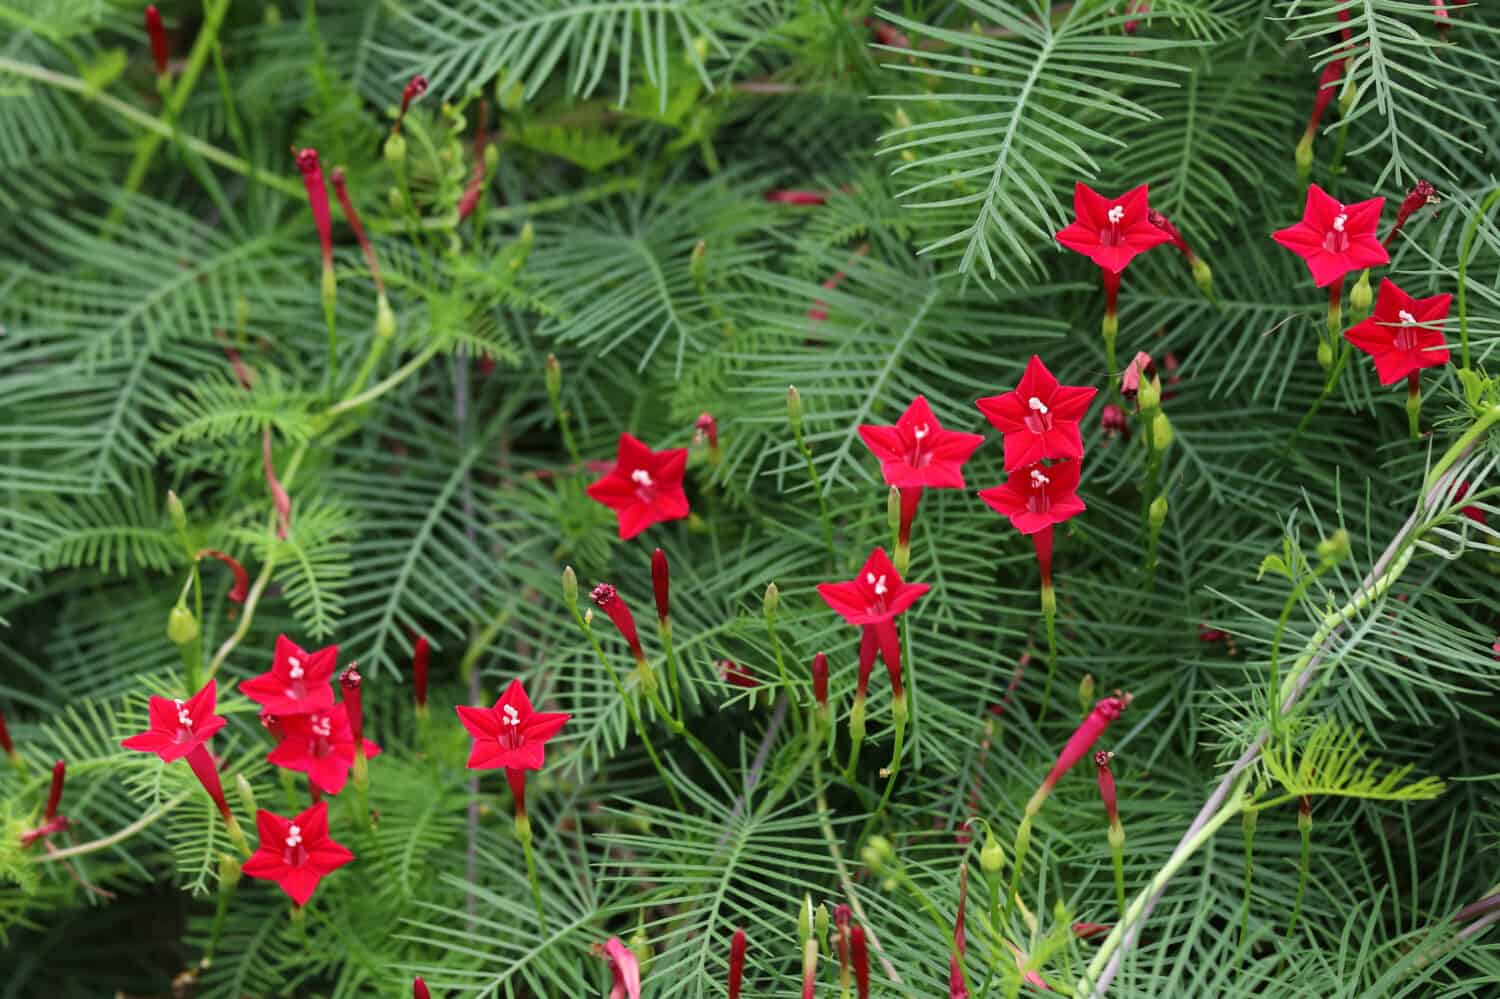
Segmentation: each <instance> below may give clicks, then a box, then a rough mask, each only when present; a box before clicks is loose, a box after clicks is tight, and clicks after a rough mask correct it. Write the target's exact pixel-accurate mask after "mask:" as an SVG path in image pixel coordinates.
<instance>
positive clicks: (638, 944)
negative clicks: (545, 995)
mask: <svg viewBox="0 0 1500 999" xmlns="http://www.w3.org/2000/svg"><path fill="white" fill-rule="evenodd" d="M492 148H493V147H492ZM629 945H630V952H631V953H632V954H634V955H635V960H636V963H637V964H639V965H640V966H641V975H642V976H643V977H644V976H645V974H646V972H647V970H648V969H649V968H650V967H651V958H653V957H654V956H655V954H654V952H653V951H652V949H651V939H650V938H649V937H647V936H646V927H645V926H642V925H639V924H638V925H637V926H636V929H635V932H634V933H632V934H631V935H630V941H629Z"/></svg>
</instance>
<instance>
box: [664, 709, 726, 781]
mask: <svg viewBox="0 0 1500 999" xmlns="http://www.w3.org/2000/svg"><path fill="white" fill-rule="evenodd" d="M646 696H647V697H648V698H650V700H651V705H652V706H653V707H654V708H656V713H657V714H659V715H660V716H661V717H662V720H664V721H665V722H666V723H667V727H668V728H670V729H671V730H672V731H673V732H674V733H675V734H677V735H679V736H681V737H682V738H683V739H684V740H686V741H687V744H688V745H689V746H691V747H692V749H693V752H695V753H697V754H698V759H700V760H702V761H703V765H704V766H706V767H707V768H708V769H710V770H712V771H713V772H714V773H717V774H718V775H719V776H721V777H724V778H726V779H727V778H728V777H729V768H728V767H726V766H725V765H724V763H723V762H722V761H721V760H720V759H719V758H718V757H717V756H715V755H714V754H713V752H712V751H711V750H710V749H709V748H708V747H707V746H705V745H704V744H703V742H702V740H700V739H699V738H698V737H697V736H696V735H694V734H693V731H692V729H690V728H688V727H687V726H686V725H684V724H683V723H682V722H680V721H678V720H677V719H676V718H673V717H672V712H670V711H668V710H667V706H666V705H665V704H663V703H662V700H661V695H660V694H659V693H658V692H657V691H656V688H655V687H647V688H646Z"/></svg>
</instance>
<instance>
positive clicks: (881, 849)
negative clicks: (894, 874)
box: [859, 836, 896, 874]
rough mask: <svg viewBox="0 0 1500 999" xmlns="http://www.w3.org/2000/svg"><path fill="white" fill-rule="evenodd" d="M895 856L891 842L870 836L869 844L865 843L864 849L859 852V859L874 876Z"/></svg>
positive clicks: (883, 838)
mask: <svg viewBox="0 0 1500 999" xmlns="http://www.w3.org/2000/svg"><path fill="white" fill-rule="evenodd" d="M895 854H896V851H895V848H894V847H892V846H891V841H890V840H888V839H886V838H885V837H884V836H871V837H870V839H869V842H867V843H865V848H864V849H863V850H861V851H859V856H860V859H861V860H863V861H864V862H865V866H867V867H869V868H870V871H871V872H872V873H874V874H879V873H880V871H881V869H882V868H883V867H885V865H886V863H887V862H888V861H889V860H890V859H891V858H892V857H894V856H895Z"/></svg>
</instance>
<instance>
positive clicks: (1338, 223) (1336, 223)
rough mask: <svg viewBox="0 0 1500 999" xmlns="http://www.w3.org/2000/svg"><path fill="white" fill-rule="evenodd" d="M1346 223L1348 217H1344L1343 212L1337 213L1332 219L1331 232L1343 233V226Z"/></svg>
mask: <svg viewBox="0 0 1500 999" xmlns="http://www.w3.org/2000/svg"><path fill="white" fill-rule="evenodd" d="M1348 221H1349V216H1348V215H1345V214H1344V213H1343V212H1339V213H1338V214H1337V215H1335V216H1334V217H1333V231H1334V232H1343V231H1344V224H1345V223H1346V222H1348Z"/></svg>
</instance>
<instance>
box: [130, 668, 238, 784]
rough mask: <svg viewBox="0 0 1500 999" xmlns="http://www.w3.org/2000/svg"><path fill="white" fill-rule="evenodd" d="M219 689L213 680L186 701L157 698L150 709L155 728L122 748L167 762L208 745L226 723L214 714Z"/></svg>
mask: <svg viewBox="0 0 1500 999" xmlns="http://www.w3.org/2000/svg"><path fill="white" fill-rule="evenodd" d="M217 697H218V688H217V685H216V684H215V682H214V681H213V680H210V681H208V683H207V684H206V685H205V686H204V688H203V689H202V690H200V691H198V692H197V693H196V694H194V695H193V696H192V697H190V698H188V699H187V700H186V701H180V700H176V699H175V698H169V697H153V698H151V700H150V702H149V704H148V706H147V715H148V717H149V719H150V721H151V727H150V728H148V729H147V730H146V731H144V732H142V733H140V734H139V735H132V736H131V737H130V738H128V739H125V740H123V741H122V742H121V743H120V745H122V746H124V747H125V748H126V749H134V750H137V751H138V752H142V753H155V754H156V755H157V756H160V757H161V759H162V762H163V763H171V762H172V761H173V760H180V759H182V758H183V757H184V756H187V755H188V754H189V753H191V752H192V751H193V750H195V749H197V748H198V747H199V746H202V745H203V744H204V743H206V742H207V741H208V740H209V738H210V737H212V736H213V734H214V733H215V732H217V731H218V730H219V729H221V728H223V727H224V725H225V721H224V719H223V718H220V717H219V716H218V715H216V714H214V702H215V700H216V699H217Z"/></svg>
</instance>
